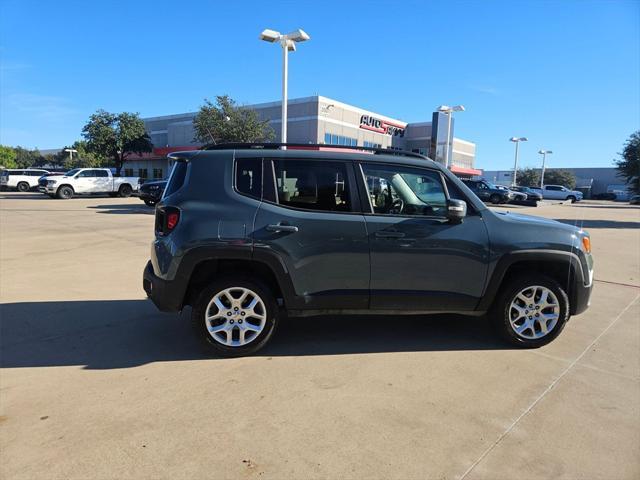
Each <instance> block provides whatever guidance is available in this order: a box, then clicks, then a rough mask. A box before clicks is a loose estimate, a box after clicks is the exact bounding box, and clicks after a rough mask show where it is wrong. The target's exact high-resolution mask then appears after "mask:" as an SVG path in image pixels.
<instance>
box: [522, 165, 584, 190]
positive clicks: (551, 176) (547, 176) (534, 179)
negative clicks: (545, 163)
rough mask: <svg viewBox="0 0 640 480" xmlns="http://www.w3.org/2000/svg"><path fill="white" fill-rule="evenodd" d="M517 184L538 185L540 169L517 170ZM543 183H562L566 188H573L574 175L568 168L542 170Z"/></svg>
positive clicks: (525, 185)
mask: <svg viewBox="0 0 640 480" xmlns="http://www.w3.org/2000/svg"><path fill="white" fill-rule="evenodd" d="M517 181H518V185H520V186H522V187H540V170H539V169H537V168H524V169H522V170H518V178H517ZM544 183H545V185H564V186H565V187H567V188H575V186H576V176H575V175H574V174H573V172H571V171H569V170H564V169H561V168H554V169H549V170H545V171H544Z"/></svg>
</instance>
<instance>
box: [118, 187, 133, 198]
mask: <svg viewBox="0 0 640 480" xmlns="http://www.w3.org/2000/svg"><path fill="white" fill-rule="evenodd" d="M132 192H133V189H132V188H131V185H120V188H119V189H118V196H120V197H130V196H131V193H132Z"/></svg>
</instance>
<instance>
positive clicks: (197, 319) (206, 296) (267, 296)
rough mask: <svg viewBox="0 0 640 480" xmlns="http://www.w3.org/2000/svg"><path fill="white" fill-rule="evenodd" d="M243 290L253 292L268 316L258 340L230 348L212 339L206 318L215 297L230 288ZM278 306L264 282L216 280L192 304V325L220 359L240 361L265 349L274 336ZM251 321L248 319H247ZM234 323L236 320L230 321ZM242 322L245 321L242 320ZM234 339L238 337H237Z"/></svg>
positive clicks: (240, 277)
mask: <svg viewBox="0 0 640 480" xmlns="http://www.w3.org/2000/svg"><path fill="white" fill-rule="evenodd" d="M234 287H235V288H244V289H248V290H251V291H252V292H254V293H255V294H256V295H257V296H258V297H260V299H261V300H262V302H263V303H264V306H265V308H266V312H264V313H265V325H264V327H263V329H262V331H261V332H260V333H258V334H257V335H256V336H255V338H253V339H251V340H250V343H247V344H246V345H242V346H227V345H224V344H223V343H221V342H218V341H217V340H215V339H214V338H213V337H212V334H210V333H209V330H208V329H207V324H206V321H205V314H206V310H207V306H208V305H209V302H211V300H212V299H213V298H214V296H215V295H216V294H218V293H219V292H222V291H223V290H226V289H229V288H234ZM278 317H279V312H278V305H277V303H276V299H275V297H274V295H273V293H272V292H271V290H270V289H269V288H268V287H266V286H265V285H264V284H263V283H262V282H260V281H258V280H254V279H251V278H247V277H244V276H235V275H234V276H228V277H227V278H223V279H220V280H217V281H215V282H213V283H211V284H209V285H207V286H206V287H204V288H203V289H202V290H201V291H200V292H199V293H198V295H197V297H196V301H195V302H194V304H193V309H192V311H191V323H192V324H193V327H194V329H195V331H196V333H197V334H198V336H200V337H201V338H202V339H203V340H204V342H206V344H207V346H208V347H209V348H210V349H211V350H212V351H213V352H214V353H215V354H217V355H219V356H222V357H241V356H245V355H251V354H252V353H255V352H257V351H258V350H260V349H261V348H263V347H264V346H265V345H266V344H267V343H268V342H269V340H270V339H271V337H272V336H273V334H274V332H275V330H276V327H277V325H278ZM244 318H248V317H244ZM229 321H230V322H231V323H233V320H229ZM240 321H242V319H240ZM234 335H235V334H234Z"/></svg>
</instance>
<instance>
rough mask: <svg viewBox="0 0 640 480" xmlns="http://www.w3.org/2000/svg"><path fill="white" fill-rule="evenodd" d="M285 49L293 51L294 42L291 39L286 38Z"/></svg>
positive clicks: (294, 49) (294, 47)
mask: <svg viewBox="0 0 640 480" xmlns="http://www.w3.org/2000/svg"><path fill="white" fill-rule="evenodd" d="M286 42H287V50H288V51H289V52H295V51H296V42H294V41H293V40H287V41H286Z"/></svg>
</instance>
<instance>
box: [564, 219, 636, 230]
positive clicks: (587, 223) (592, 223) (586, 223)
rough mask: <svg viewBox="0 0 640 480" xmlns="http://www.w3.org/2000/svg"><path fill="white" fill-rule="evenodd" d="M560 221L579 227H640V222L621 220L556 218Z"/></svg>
mask: <svg viewBox="0 0 640 480" xmlns="http://www.w3.org/2000/svg"><path fill="white" fill-rule="evenodd" d="M556 220H557V221H558V222H562V223H566V224H567V225H573V226H574V227H579V228H640V222H619V221H617V220H588V219H585V220H576V219H573V220H571V219H568V218H556Z"/></svg>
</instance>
